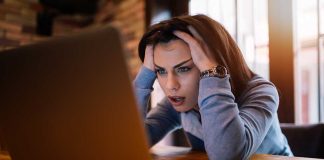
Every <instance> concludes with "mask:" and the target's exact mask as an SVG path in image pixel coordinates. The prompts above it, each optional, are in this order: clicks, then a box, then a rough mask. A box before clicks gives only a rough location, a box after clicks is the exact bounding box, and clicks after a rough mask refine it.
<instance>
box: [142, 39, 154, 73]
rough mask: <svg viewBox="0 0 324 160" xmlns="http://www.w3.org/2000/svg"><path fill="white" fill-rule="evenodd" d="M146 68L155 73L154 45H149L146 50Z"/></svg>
mask: <svg viewBox="0 0 324 160" xmlns="http://www.w3.org/2000/svg"><path fill="white" fill-rule="evenodd" d="M144 66H145V67H146V68H148V69H150V70H152V71H154V62H153V45H147V46H146V48H145V57H144Z"/></svg>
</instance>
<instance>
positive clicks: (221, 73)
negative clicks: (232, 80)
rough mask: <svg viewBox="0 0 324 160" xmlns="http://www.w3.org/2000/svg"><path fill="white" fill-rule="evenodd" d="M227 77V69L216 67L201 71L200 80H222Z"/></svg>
mask: <svg viewBox="0 0 324 160" xmlns="http://www.w3.org/2000/svg"><path fill="white" fill-rule="evenodd" d="M227 75H228V72H227V69H226V68H225V67H224V66H221V65H218V66H214V67H213V68H211V69H208V70H205V71H202V72H201V73H200V78H201V79H202V78H206V77H218V78H224V77H226V76H227Z"/></svg>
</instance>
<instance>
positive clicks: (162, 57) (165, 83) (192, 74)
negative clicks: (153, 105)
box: [154, 40, 200, 112]
mask: <svg viewBox="0 0 324 160" xmlns="http://www.w3.org/2000/svg"><path fill="white" fill-rule="evenodd" d="M154 64H155V70H156V72H157V78H158V81H159V83H160V86H161V87H162V89H163V91H164V93H165V95H166V96H167V97H168V100H169V101H170V102H171V104H172V105H173V107H174V109H175V110H176V111H178V112H186V111H188V110H190V109H192V108H194V107H196V106H198V88H199V79H200V72H199V70H198V68H197V67H196V66H195V65H194V63H193V61H192V58H191V54H190V49H189V47H188V45H187V44H186V43H185V42H184V41H182V40H171V41H170V42H168V43H159V44H157V45H156V46H155V48H154Z"/></svg>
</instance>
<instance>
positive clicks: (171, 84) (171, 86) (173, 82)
mask: <svg viewBox="0 0 324 160" xmlns="http://www.w3.org/2000/svg"><path fill="white" fill-rule="evenodd" d="M166 88H167V89H168V90H170V91H173V92H174V91H177V90H178V89H179V88H180V83H179V81H178V78H177V76H176V75H174V74H168V77H167V82H166Z"/></svg>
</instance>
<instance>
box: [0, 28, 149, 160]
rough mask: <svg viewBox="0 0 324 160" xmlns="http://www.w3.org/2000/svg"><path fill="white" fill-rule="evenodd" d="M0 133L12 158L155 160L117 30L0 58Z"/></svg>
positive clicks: (95, 31) (70, 38) (89, 33)
mask: <svg viewBox="0 0 324 160" xmlns="http://www.w3.org/2000/svg"><path fill="white" fill-rule="evenodd" d="M0 130H1V131H2V134H3V137H4V139H5V143H6V145H7V148H8V151H9V154H10V156H11V158H12V160H130V159H132V160H145V159H150V158H151V157H150V154H149V151H148V145H147V141H146V137H145V133H144V128H143V124H142V121H141V118H140V115H139V113H138V110H137V107H136V101H135V98H134V95H133V91H132V86H131V83H130V78H129V74H128V71H127V66H126V63H125V59H124V52H123V47H122V44H121V38H120V36H119V33H118V31H117V30H116V29H114V28H113V27H111V26H106V27H103V28H101V29H91V30H89V31H86V32H84V33H80V34H76V35H73V36H68V37H63V38H56V39H51V40H48V41H45V42H41V43H38V44H33V45H29V46H23V47H20V48H17V49H13V50H8V51H4V52H2V53H0Z"/></svg>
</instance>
